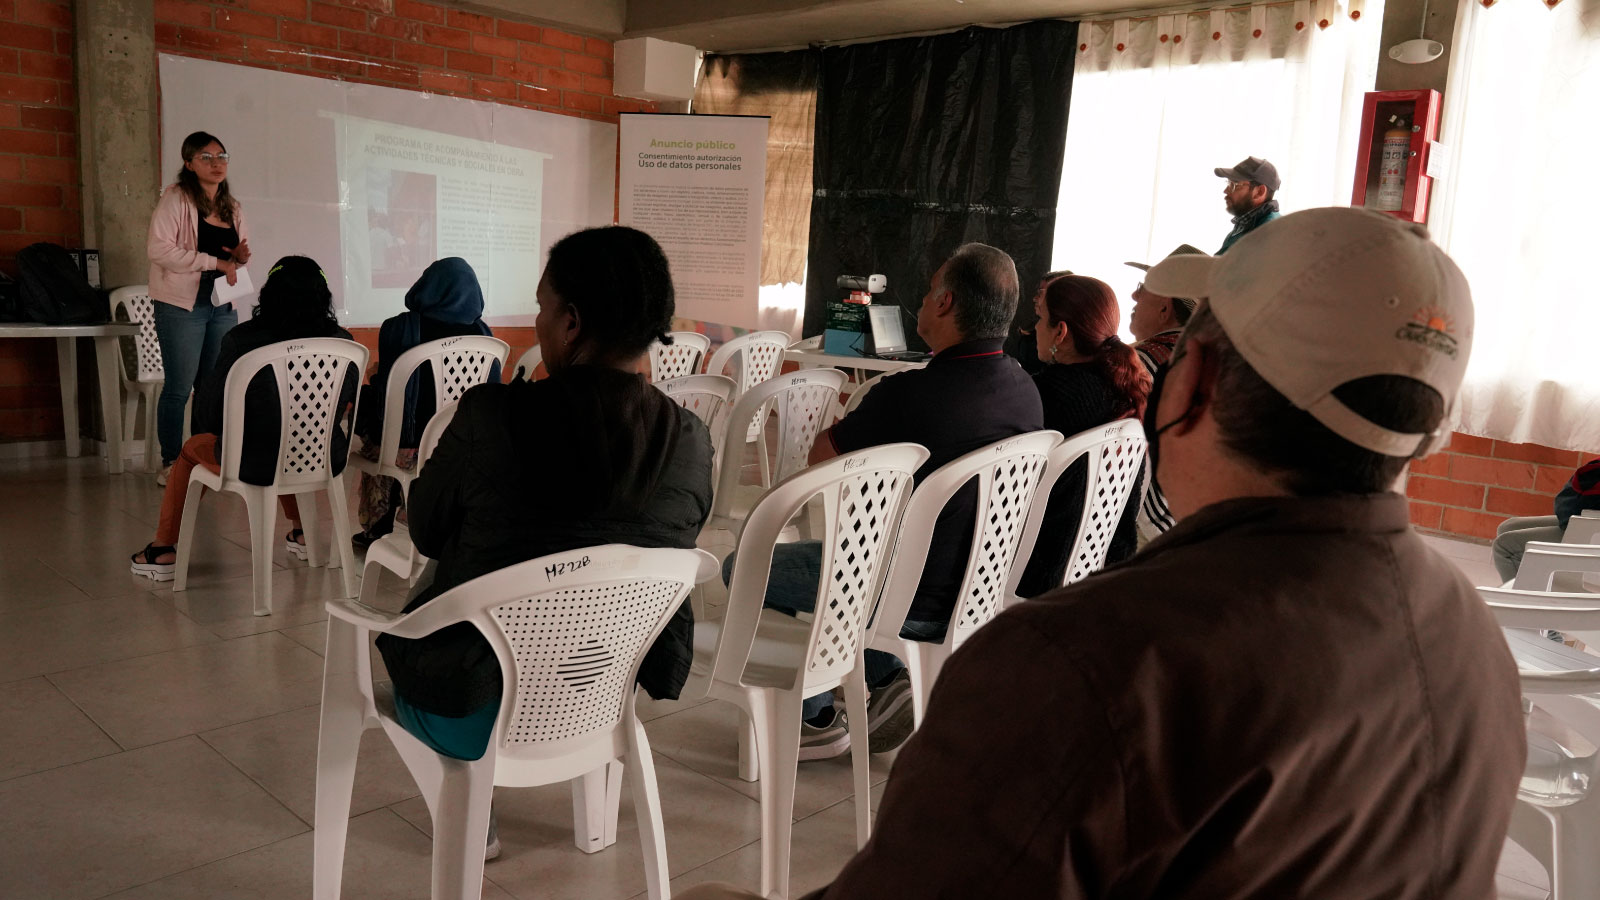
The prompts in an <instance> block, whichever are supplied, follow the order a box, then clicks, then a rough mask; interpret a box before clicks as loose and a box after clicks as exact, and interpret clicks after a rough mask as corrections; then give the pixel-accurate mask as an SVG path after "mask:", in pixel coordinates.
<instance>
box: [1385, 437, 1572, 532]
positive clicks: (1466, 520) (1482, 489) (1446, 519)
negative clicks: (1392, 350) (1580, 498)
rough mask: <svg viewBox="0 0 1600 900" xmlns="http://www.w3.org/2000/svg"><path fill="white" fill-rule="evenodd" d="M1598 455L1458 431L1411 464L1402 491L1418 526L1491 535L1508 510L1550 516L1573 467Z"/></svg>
mask: <svg viewBox="0 0 1600 900" xmlns="http://www.w3.org/2000/svg"><path fill="white" fill-rule="evenodd" d="M1597 456H1600V453H1582V452H1580V451H1577V450H1556V449H1553V448H1550V447H1541V446H1539V445H1538V444H1510V443H1507V442H1505V441H1492V440H1489V439H1488V438H1481V437H1474V436H1473V435H1469V434H1457V435H1455V436H1454V437H1453V438H1451V440H1450V446H1449V447H1447V448H1446V449H1445V451H1444V452H1442V453H1438V454H1435V455H1434V456H1432V457H1429V458H1428V459H1425V460H1422V461H1421V462H1417V463H1414V464H1412V466H1411V479H1410V481H1409V482H1407V484H1406V495H1407V496H1409V497H1410V498H1411V521H1412V523H1413V524H1415V525H1416V526H1417V527H1418V528H1423V529H1427V530H1429V531H1439V532H1444V533H1446V534H1452V535H1456V536H1460V537H1468V538H1484V539H1487V538H1493V537H1494V530H1495V527H1496V526H1497V525H1499V524H1500V523H1501V522H1502V521H1504V520H1506V519H1508V518H1510V517H1512V516H1548V515H1552V514H1553V512H1554V510H1553V508H1552V502H1553V500H1554V498H1555V495H1556V492H1557V491H1559V490H1561V486H1562V485H1563V484H1565V483H1566V481H1567V479H1569V478H1571V477H1572V470H1573V469H1576V468H1577V467H1578V466H1579V465H1580V464H1581V463H1584V462H1587V461H1588V460H1591V459H1594V458H1595V457H1597Z"/></svg>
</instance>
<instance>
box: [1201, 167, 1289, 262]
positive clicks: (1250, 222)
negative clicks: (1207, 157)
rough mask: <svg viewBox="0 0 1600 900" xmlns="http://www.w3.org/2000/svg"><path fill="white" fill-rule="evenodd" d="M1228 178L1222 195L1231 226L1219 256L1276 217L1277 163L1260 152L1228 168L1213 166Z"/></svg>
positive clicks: (1220, 174) (1218, 174) (1218, 252)
mask: <svg viewBox="0 0 1600 900" xmlns="http://www.w3.org/2000/svg"><path fill="white" fill-rule="evenodd" d="M1215 171H1216V173H1217V177H1218V178H1226V179H1228V186H1227V187H1225V188H1223V189H1222V199H1223V201H1224V202H1225V203H1226V204H1227V206H1228V215H1231V216H1233V230H1232V231H1230V232H1228V236H1227V237H1226V238H1224V239H1223V241H1222V249H1221V250H1218V251H1217V255H1218V256H1221V255H1222V254H1224V253H1227V252H1228V248H1229V247H1232V246H1233V244H1234V242H1235V241H1237V240H1239V238H1242V237H1244V236H1245V235H1247V234H1249V233H1250V232H1252V231H1254V230H1256V229H1257V228H1260V227H1261V226H1262V225H1265V224H1267V223H1268V222H1270V221H1272V220H1273V219H1276V218H1277V217H1278V201H1277V199H1276V197H1277V195H1278V167H1277V166H1274V165H1273V164H1272V163H1269V162H1267V161H1266V160H1264V159H1262V158H1261V157H1259V156H1247V157H1245V158H1244V160H1243V161H1241V162H1240V163H1239V164H1238V165H1236V166H1234V167H1233V168H1231V169H1216V170H1215Z"/></svg>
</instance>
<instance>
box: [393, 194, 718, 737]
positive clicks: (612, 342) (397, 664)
mask: <svg viewBox="0 0 1600 900" xmlns="http://www.w3.org/2000/svg"><path fill="white" fill-rule="evenodd" d="M538 298H539V316H538V318H537V319H536V320H535V323H534V324H535V327H536V329H537V331H538V336H539V345H540V346H541V347H543V348H544V363H545V366H546V367H547V368H548V369H549V371H550V377H549V378H546V379H545V380H543V381H537V382H528V381H521V380H518V381H514V382H512V383H511V384H484V385H479V386H478V387H475V388H472V389H471V390H469V391H468V392H467V393H466V394H465V396H463V397H462V399H461V403H460V406H459V407H458V408H457V411H456V415H455V418H454V419H453V420H452V421H451V423H450V427H449V428H447V429H446V430H445V432H444V434H443V435H442V436H441V437H440V440H439V445H438V447H436V448H435V449H434V452H433V456H432V457H430V458H429V460H428V463H427V464H426V465H425V466H423V468H422V471H421V473H420V474H419V476H418V477H417V480H416V481H414V482H412V484H411V497H410V504H411V509H410V517H409V518H410V521H409V525H410V529H411V539H412V541H413V542H414V543H415V544H416V546H417V549H418V550H419V551H420V552H421V553H422V554H423V555H425V556H428V557H430V558H432V559H434V560H436V561H437V568H436V569H435V571H434V575H433V580H432V582H431V583H430V584H429V585H428V586H427V587H425V588H423V589H422V590H421V591H420V592H419V593H418V594H417V595H416V596H415V597H414V599H412V600H411V602H410V603H408V604H406V611H407V612H409V611H411V610H413V609H416V608H418V607H420V606H422V605H423V604H425V603H427V602H428V601H430V600H432V599H433V598H434V597H437V596H438V595H440V594H441V593H443V592H445V591H447V590H449V589H450V588H453V587H455V586H457V585H459V584H462V583H464V582H467V581H470V580H472V579H474V578H476V577H478V576H480V575H484V574H486V573H489V572H493V571H496V570H498V569H501V568H504V567H506V566H509V565H512V564H514V563H518V562H523V561H525V560H529V559H533V558H535V557H539V556H544V555H546V554H550V553H558V552H561V551H564V550H573V549H578V548H582V547H590V546H595V545H599V544H611V543H617V544H632V545H634V546H638V547H671V548H680V549H688V548H692V547H694V545H695V538H696V536H697V535H698V534H699V533H700V527H701V525H702V524H703V523H704V522H705V519H706V516H707V515H708V514H709V513H710V511H711V436H710V434H709V433H708V432H707V431H706V427H705V425H703V424H702V423H701V422H700V420H699V419H698V418H696V417H695V415H694V414H693V413H690V412H688V411H686V410H684V409H682V408H680V407H679V406H677V404H675V403H673V402H672V401H671V400H670V399H668V398H667V396H666V395H665V394H663V393H661V392H660V391H658V390H656V389H655V388H654V387H652V386H651V385H650V383H649V382H647V381H646V380H645V379H644V377H643V376H642V375H639V374H638V370H639V368H640V365H641V362H642V360H643V358H644V356H645V354H646V353H647V352H648V350H649V347H650V344H651V342H653V341H655V340H657V339H660V338H662V337H663V336H664V335H665V333H666V331H667V329H668V328H669V327H670V323H671V321H672V314H673V289H672V278H671V274H670V273H669V271H668V268H667V260H666V257H665V256H664V255H663V254H662V252H661V248H660V247H659V246H658V245H657V244H656V242H655V241H654V240H652V239H651V238H650V236H649V235H646V234H644V233H643V232H640V231H635V230H634V229H632V228H623V227H619V226H611V227H607V228H593V229H589V230H587V231H580V232H577V233H575V234H571V235H568V236H567V237H565V238H563V239H561V241H559V242H558V243H557V244H556V245H555V246H554V247H552V248H551V249H550V254H549V258H548V262H547V263H546V266H545V272H544V277H543V278H541V279H540V280H539V288H538ZM693 630H694V617H693V614H692V613H691V612H690V610H689V605H688V604H687V603H685V604H684V605H683V606H682V607H681V608H680V609H679V610H678V612H677V615H676V616H675V617H674V618H673V619H672V621H671V622H670V623H669V624H668V625H667V628H666V630H665V631H663V632H662V634H661V636H660V637H659V638H658V639H657V640H656V642H655V644H654V645H653V646H651V648H650V650H649V651H648V653H647V654H646V656H645V659H644V664H643V665H642V666H641V667H640V669H639V683H640V685H642V686H643V687H644V689H645V690H646V691H648V692H649V693H650V695H651V696H653V697H657V698H662V697H669V698H672V697H677V695H678V691H679V690H680V689H682V687H683V683H684V680H685V679H686V678H687V677H688V674H689V663H690V661H691V660H692V658H693V645H692V641H693ZM378 649H379V650H380V651H381V652H382V654H383V660H384V663H385V665H386V666H387V667H388V671H389V675H390V677H391V678H392V680H393V682H394V688H395V706H396V711H397V714H398V718H399V721H400V723H401V724H402V725H403V726H405V728H406V729H407V730H408V731H410V732H411V733H412V734H415V735H416V736H417V737H418V738H420V739H421V740H422V741H424V742H425V743H427V744H429V745H430V746H432V747H433V748H434V749H435V750H437V751H438V752H440V753H442V754H445V755H447V756H452V757H455V758H458V759H469V760H470V759H478V758H480V757H482V756H483V754H484V752H485V751H486V750H487V749H488V742H489V737H490V735H491V733H492V731H493V729H494V720H495V716H496V714H497V713H498V711H499V709H500V700H501V694H502V691H503V690H504V686H503V685H502V684H501V679H500V665H499V663H498V661H496V659H495V655H494V652H493V651H492V650H491V649H490V647H489V644H488V642H487V641H486V640H484V638H483V636H482V635H481V634H479V633H478V631H477V630H476V629H475V628H473V626H471V625H470V624H467V623H460V624H456V625H452V626H450V627H448V628H444V629H441V630H439V631H437V632H435V633H433V634H431V635H429V636H427V637H425V638H420V639H417V640H407V639H404V638H396V637H392V636H390V635H383V636H381V637H379V638H378Z"/></svg>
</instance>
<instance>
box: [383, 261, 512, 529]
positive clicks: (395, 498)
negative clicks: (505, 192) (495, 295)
mask: <svg viewBox="0 0 1600 900" xmlns="http://www.w3.org/2000/svg"><path fill="white" fill-rule="evenodd" d="M406 310H407V311H406V312H403V313H401V314H400V315H398V316H393V317H391V318H389V319H387V320H385V321H384V323H383V326H382V327H380V328H379V329H378V368H377V371H376V372H374V373H373V376H372V380H371V381H370V382H368V383H367V385H366V386H365V387H363V388H362V389H361V406H360V413H359V416H360V421H358V422H356V434H358V435H360V436H361V439H362V441H363V442H364V444H363V446H362V448H361V450H359V451H357V452H359V453H361V455H363V456H365V457H367V458H368V459H371V460H374V461H376V460H377V458H378V445H379V443H380V442H381V441H382V440H383V404H384V395H385V393H387V391H388V389H389V372H390V370H392V369H393V368H394V363H395V360H396V359H398V358H399V357H400V354H402V353H404V352H406V351H407V350H410V349H411V348H412V347H415V346H417V345H418V344H425V343H427V342H428V341H437V340H441V339H443V338H451V337H460V336H462V335H471V334H482V335H492V334H493V332H492V331H490V330H489V326H488V324H486V323H485V322H484V321H483V289H482V288H481V287H479V286H478V275H477V273H476V272H473V271H472V266H470V265H468V264H467V261H466V260H464V259H462V258H461V257H459V256H450V257H446V258H444V259H440V260H436V261H434V262H433V263H432V264H430V265H429V266H428V268H427V269H425V270H424V271H423V273H422V277H421V278H418V279H417V283H416V284H413V285H412V286H411V290H409V291H406ZM489 380H490V381H499V380H500V367H499V365H495V366H494V368H493V370H492V371H491V372H490V373H489ZM405 409H406V420H405V423H404V424H403V425H402V427H401V429H400V458H399V459H394V460H389V462H391V463H393V464H395V465H397V466H400V467H401V468H410V466H411V464H412V461H413V460H415V459H416V457H417V442H418V441H419V440H420V439H421V437H422V429H423V428H424V427H426V426H427V424H428V420H429V419H430V418H432V417H433V413H434V410H435V401H434V386H433V378H432V375H431V374H430V372H428V371H427V370H422V371H420V372H418V373H417V374H416V375H413V376H412V379H411V383H410V384H408V385H406V406H405ZM359 496H360V498H361V501H360V504H359V505H358V506H357V509H356V518H357V520H358V521H360V523H361V531H360V533H358V534H356V535H355V544H356V546H357V547H366V546H367V545H369V544H371V543H372V542H373V541H375V540H377V539H378V538H381V537H383V536H384V535H386V534H388V533H389V532H391V531H393V530H394V516H395V511H396V509H397V508H398V507H399V506H400V503H401V496H400V485H399V484H398V483H397V482H396V481H395V480H394V479H393V478H389V477H387V476H384V475H368V474H366V473H364V472H363V473H362V475H361V488H360V491H359Z"/></svg>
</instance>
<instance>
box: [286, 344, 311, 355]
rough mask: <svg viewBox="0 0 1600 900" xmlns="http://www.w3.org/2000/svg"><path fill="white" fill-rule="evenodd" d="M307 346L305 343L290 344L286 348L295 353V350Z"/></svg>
mask: <svg viewBox="0 0 1600 900" xmlns="http://www.w3.org/2000/svg"><path fill="white" fill-rule="evenodd" d="M305 348H306V345H305V344H290V345H289V346H288V347H287V348H286V349H287V351H288V352H290V353H295V352H298V351H301V350H304V349H305Z"/></svg>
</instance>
